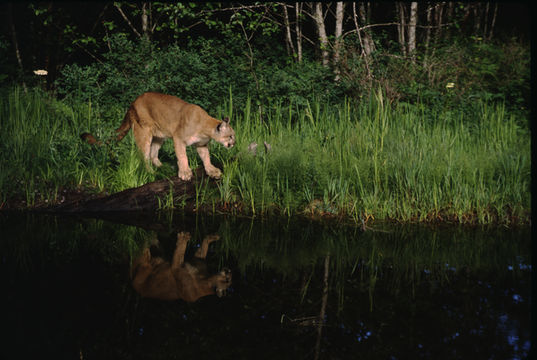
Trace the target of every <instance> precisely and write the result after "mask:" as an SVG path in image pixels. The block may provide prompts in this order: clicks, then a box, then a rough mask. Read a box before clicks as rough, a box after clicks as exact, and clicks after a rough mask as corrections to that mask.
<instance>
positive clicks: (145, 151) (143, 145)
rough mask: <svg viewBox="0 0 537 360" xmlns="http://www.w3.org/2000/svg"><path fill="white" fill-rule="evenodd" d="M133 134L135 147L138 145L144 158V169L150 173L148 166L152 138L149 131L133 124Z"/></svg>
mask: <svg viewBox="0 0 537 360" xmlns="http://www.w3.org/2000/svg"><path fill="white" fill-rule="evenodd" d="M133 133H134V140H135V141H136V145H138V149H140V152H141V153H142V155H143V157H144V160H145V165H146V168H147V169H148V170H149V171H151V170H152V169H151V166H149V160H150V159H151V141H152V138H153V136H152V135H151V130H150V129H149V128H145V127H142V126H140V125H138V124H136V123H135V124H133Z"/></svg>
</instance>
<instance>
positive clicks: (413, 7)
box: [408, 1, 418, 61]
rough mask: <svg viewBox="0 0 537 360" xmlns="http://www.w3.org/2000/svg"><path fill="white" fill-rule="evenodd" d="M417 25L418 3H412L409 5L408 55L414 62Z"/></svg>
mask: <svg viewBox="0 0 537 360" xmlns="http://www.w3.org/2000/svg"><path fill="white" fill-rule="evenodd" d="M417 23H418V3H417V2H416V1H413V2H411V3H410V19H409V22H408V54H409V55H410V56H411V57H412V61H415V55H416V54H415V51H416V25H417Z"/></svg>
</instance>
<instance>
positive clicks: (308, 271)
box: [0, 213, 531, 359]
mask: <svg viewBox="0 0 537 360" xmlns="http://www.w3.org/2000/svg"><path fill="white" fill-rule="evenodd" d="M0 231H1V234H2V240H1V242H0V249H1V255H2V262H1V265H0V268H1V270H0V274H1V275H0V276H1V281H2V284H4V291H3V292H2V293H3V295H2V299H3V302H4V305H3V315H2V325H3V328H4V336H3V337H2V346H1V350H0V354H1V355H0V356H1V357H2V358H4V359H8V358H14V357H16V358H75V357H76V358H78V359H103V358H112V359H138V358H166V359H173V358H187V359H188V358H196V359H197V358H213V359H230V358H233V359H251V358H256V359H276V358H278V359H282V358H291V359H353V358H371V359H412V358H424V359H430V358H436V359H457V358H460V359H463V358H464V359H465V358H475V359H522V358H525V357H527V356H528V354H529V349H530V287H531V258H530V253H531V251H530V248H531V244H530V228H529V227H517V228H510V229H506V228H497V227H496V228H483V227H461V226H447V225H444V226H427V225H390V224H386V225H382V226H381V225H376V226H373V228H372V229H367V230H366V231H362V230H361V229H360V228H356V227H350V226H344V225H339V226H338V225H336V224H322V223H319V222H309V221H305V220H289V219H280V218H268V219H259V220H252V219H248V218H236V217H234V218H230V217H223V216H213V217H207V216H187V215H184V214H174V213H161V214H145V213H131V214H128V213H127V214H126V213H122V214H116V215H115V216H114V217H113V218H108V219H106V220H104V219H94V218H84V217H80V216H69V217H66V216H63V217H56V216H52V215H44V214H36V213H0ZM183 256H184V258H183ZM177 284H179V285H177ZM162 298H166V299H167V300H162Z"/></svg>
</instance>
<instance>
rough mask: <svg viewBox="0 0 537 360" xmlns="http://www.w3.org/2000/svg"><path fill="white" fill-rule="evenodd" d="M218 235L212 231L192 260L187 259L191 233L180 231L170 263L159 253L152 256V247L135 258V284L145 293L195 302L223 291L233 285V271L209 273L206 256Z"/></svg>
mask: <svg viewBox="0 0 537 360" xmlns="http://www.w3.org/2000/svg"><path fill="white" fill-rule="evenodd" d="M218 239H219V236H218V235H209V236H207V237H206V238H205V239H203V242H202V244H201V247H200V248H199V249H198V250H197V252H196V254H195V256H194V259H193V260H192V261H186V262H185V260H184V256H185V250H186V245H187V243H188V240H190V234H189V233H186V232H181V233H179V234H177V243H176V248H175V251H174V254H173V260H172V263H171V264H170V263H169V262H167V261H164V259H162V258H160V257H151V252H150V250H149V248H146V249H144V251H143V253H142V256H140V257H139V258H138V259H136V260H135V261H134V262H133V264H132V268H131V277H132V285H133V287H134V289H135V290H136V291H137V292H138V293H139V294H140V295H141V296H143V297H150V298H156V299H161V300H177V299H183V300H185V301H188V302H194V301H196V300H198V299H199V298H201V297H203V296H207V295H214V294H216V295H218V296H219V297H220V296H222V295H223V294H224V292H225V291H226V290H227V288H228V287H229V286H230V285H231V271H230V270H229V269H227V268H224V269H222V270H221V271H220V272H218V273H216V274H214V275H209V274H208V272H207V265H206V264H205V261H204V259H205V257H206V256H207V250H208V248H209V244H210V243H211V242H213V241H216V240H218Z"/></svg>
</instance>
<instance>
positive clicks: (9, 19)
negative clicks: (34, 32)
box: [7, 2, 28, 92]
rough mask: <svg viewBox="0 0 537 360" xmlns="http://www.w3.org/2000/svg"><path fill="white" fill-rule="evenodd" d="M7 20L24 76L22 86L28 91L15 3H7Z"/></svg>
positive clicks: (20, 69) (22, 76) (22, 75)
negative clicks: (18, 34)
mask: <svg viewBox="0 0 537 360" xmlns="http://www.w3.org/2000/svg"><path fill="white" fill-rule="evenodd" d="M7 22H8V24H9V31H10V32H11V40H12V41H13V47H14V48H15V57H16V58H17V64H18V65H19V71H20V75H21V78H22V88H23V89H24V92H27V91H28V90H27V88H26V83H25V82H24V67H23V65H22V56H21V52H20V50H19V41H18V39H17V31H16V29H15V21H14V19H13V4H12V3H10V2H8V3H7Z"/></svg>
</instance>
